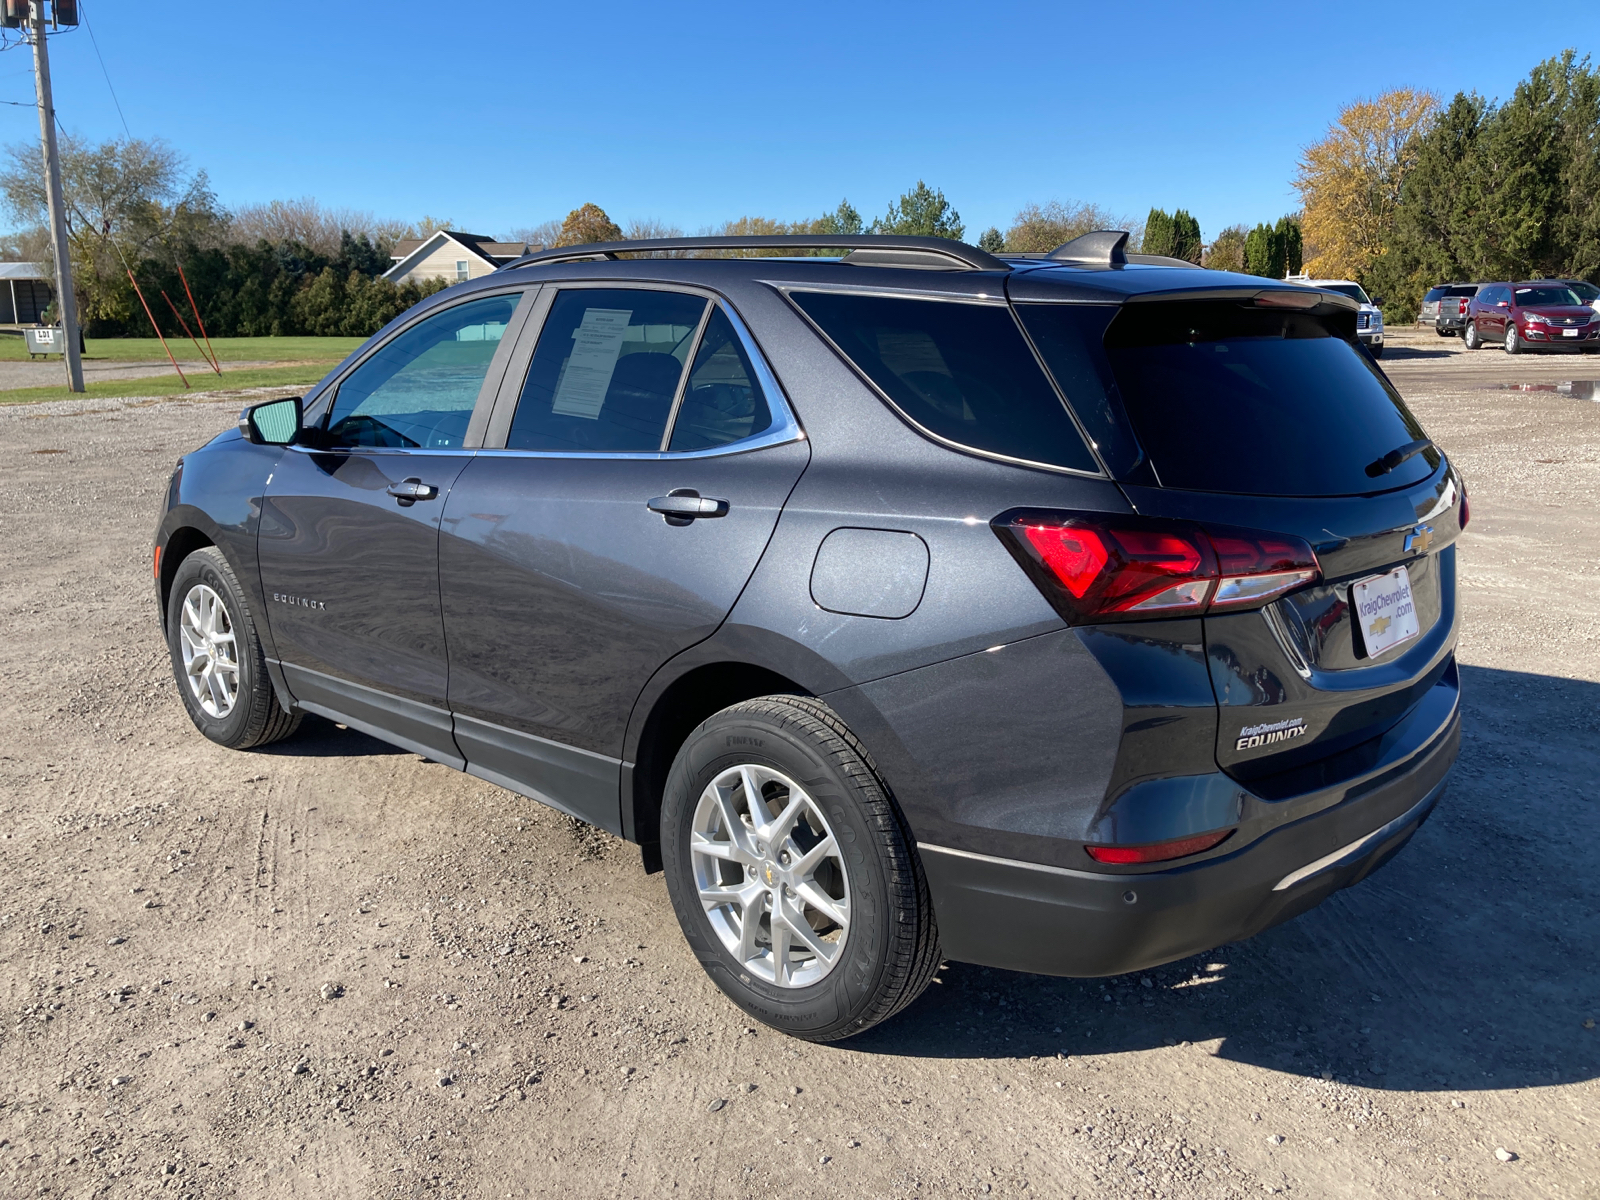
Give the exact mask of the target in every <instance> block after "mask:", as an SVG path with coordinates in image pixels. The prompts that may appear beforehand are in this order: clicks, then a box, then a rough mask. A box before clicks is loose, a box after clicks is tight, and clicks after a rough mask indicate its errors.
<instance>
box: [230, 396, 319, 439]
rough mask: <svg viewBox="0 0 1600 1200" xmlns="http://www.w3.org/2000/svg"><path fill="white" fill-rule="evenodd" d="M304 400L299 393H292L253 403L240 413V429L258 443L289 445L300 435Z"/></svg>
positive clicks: (245, 435) (245, 436)
mask: <svg viewBox="0 0 1600 1200" xmlns="http://www.w3.org/2000/svg"><path fill="white" fill-rule="evenodd" d="M302 403H304V402H303V401H302V400H301V398H300V397H299V396H290V397H289V398H288V399H287V400H268V401H267V402H266V403H265V404H252V405H251V406H250V407H249V408H247V409H245V410H244V411H243V412H242V413H240V414H239V432H240V433H242V434H243V435H244V440H245V441H247V442H254V443H255V444H256V445H258V446H287V445H289V444H290V443H291V442H293V441H294V440H295V438H296V437H298V436H299V434H300V421H301V418H302V411H301V405H302Z"/></svg>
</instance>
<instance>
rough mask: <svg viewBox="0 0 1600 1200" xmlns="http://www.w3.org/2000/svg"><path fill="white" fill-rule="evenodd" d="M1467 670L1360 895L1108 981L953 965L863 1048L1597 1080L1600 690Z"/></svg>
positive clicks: (1393, 1077) (1486, 1083) (1409, 1084)
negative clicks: (1437, 747)
mask: <svg viewBox="0 0 1600 1200" xmlns="http://www.w3.org/2000/svg"><path fill="white" fill-rule="evenodd" d="M1461 674H1462V691H1463V697H1464V699H1463V705H1464V710H1465V711H1464V718H1465V719H1464V737H1463V742H1462V752H1461V758H1460V760H1459V762H1458V764H1457V767H1456V770H1455V772H1454V774H1453V775H1452V777H1451V783H1450V787H1449V789H1448V791H1447V792H1446V794H1445V796H1444V797H1443V799H1442V800H1441V801H1440V804H1439V807H1438V809H1437V810H1436V811H1435V813H1434V815H1433V817H1432V818H1431V819H1430V820H1429V821H1428V823H1427V824H1426V825H1424V826H1423V828H1422V830H1421V831H1420V832H1419V833H1418V834H1417V836H1416V837H1415V838H1413V839H1412V841H1411V843H1410V845H1408V846H1407V847H1406V848H1405V849H1404V850H1403V851H1402V852H1401V853H1400V854H1399V855H1397V856H1396V857H1395V858H1394V859H1393V860H1392V861H1391V862H1389V863H1388V864H1386V865H1385V866H1384V867H1382V868H1381V869H1380V870H1379V871H1377V872H1375V873H1374V874H1373V875H1372V876H1370V877H1369V878H1368V879H1366V880H1365V881H1363V882H1362V883H1360V884H1358V885H1357V886H1356V887H1354V888H1351V889H1349V890H1347V891H1344V892H1339V893H1337V894H1335V895H1334V896H1332V897H1330V898H1329V899H1328V900H1327V901H1326V902H1325V903H1324V904H1322V905H1321V906H1320V907H1319V908H1316V909H1314V910H1312V911H1311V912H1309V913H1306V914H1305V915H1303V916H1301V917H1298V918H1296V919H1294V920H1292V921H1289V922H1287V923H1286V924H1284V925H1280V926H1278V927H1277V928H1275V929H1270V930H1268V931H1266V932H1265V933H1263V934H1261V935H1260V936H1258V937H1256V938H1254V939H1251V940H1249V941H1246V942H1240V943H1235V944H1233V945H1229V946H1223V947H1220V948H1219V949H1216V950H1213V951H1210V952H1208V953H1205V954H1201V955H1196V956H1195V957H1193V958H1189V959H1185V960H1182V961H1180V962H1176V963H1171V964H1168V965H1167V966H1164V967H1158V968H1155V969H1153V970H1150V971H1144V972H1140V973H1137V974H1135V975H1127V976H1121V977H1118V978H1115V979H1106V980H1080V979H1054V978H1048V977H1044V976H1036V975H1023V974H1018V973H1014V972H1010V971H1001V970H990V969H985V968H982V967H973V966H968V965H965V964H960V963H951V964H947V965H946V967H945V968H944V970H942V971H941V972H940V975H939V980H938V982H937V983H935V984H934V985H933V986H932V987H930V988H929V989H928V992H927V993H926V994H924V995H923V997H922V998H921V999H920V1000H918V1001H917V1003H916V1004H914V1005H912V1007H911V1008H909V1009H908V1010H906V1012H904V1013H903V1014H901V1015H900V1016H899V1017H897V1018H895V1019H894V1020H892V1021H889V1022H886V1023H885V1024H884V1025H882V1026H879V1027H878V1028H876V1029H874V1030H870V1031H868V1032H867V1033H865V1034H863V1035H861V1036H860V1037H857V1038H853V1039H851V1041H850V1042H849V1043H848V1045H849V1047H850V1048H851V1049H852V1050H857V1051H865V1052H867V1053H876V1054H885V1055H917V1056H934V1057H939V1056H945V1057H952V1058H984V1057H996V1058H1016V1057H1023V1058H1027V1057H1031V1056H1036V1055H1037V1056H1040V1057H1055V1056H1057V1055H1067V1056H1069V1057H1070V1058H1071V1059H1072V1062H1071V1063H1070V1064H1067V1066H1066V1069H1068V1070H1069V1071H1070V1070H1072V1069H1074V1068H1076V1069H1081V1070H1083V1071H1084V1072H1085V1077H1084V1079H1083V1082H1084V1083H1088V1082H1089V1078H1088V1076H1089V1075H1090V1074H1092V1072H1093V1071H1095V1070H1111V1069H1114V1065H1115V1062H1116V1056H1117V1055H1119V1054H1123V1053H1126V1052H1129V1051H1139V1050H1150V1049H1155V1048H1159V1047H1163V1046H1170V1045H1178V1046H1182V1045H1184V1044H1187V1045H1188V1046H1189V1047H1191V1048H1192V1049H1191V1050H1190V1052H1193V1053H1211V1054H1215V1055H1217V1056H1218V1057H1221V1058H1228V1059H1233V1060H1235V1061H1238V1062H1244V1063H1250V1064H1253V1065H1255V1066H1259V1067H1264V1068H1267V1069H1270V1070H1275V1071H1281V1072H1285V1073H1289V1074H1296V1075H1302V1076H1309V1077H1332V1078H1338V1079H1343V1080H1346V1081H1348V1082H1352V1083H1355V1082H1359V1083H1361V1084H1362V1085H1364V1086H1367V1087H1377V1088H1391V1089H1403V1090H1417V1091H1429V1090H1461V1089H1502V1088H1513V1087H1537V1086H1545V1085H1551V1084H1559V1083H1572V1082H1577V1081H1582V1080H1590V1079H1595V1078H1600V929H1597V924H1596V922H1595V919H1594V913H1595V911H1596V909H1597V908H1600V685H1597V684H1594V683H1590V682H1586V681H1581V680H1571V679H1561V678H1555V677H1551V676H1543V675H1532V674H1525V673H1521V672H1514V671H1497V670H1489V669H1485V668H1481V667H1463V668H1462V672H1461ZM1080 1056H1086V1057H1081V1058H1080ZM1064 1078H1067V1079H1071V1078H1072V1075H1070V1074H1069V1075H1067V1076H1064Z"/></svg>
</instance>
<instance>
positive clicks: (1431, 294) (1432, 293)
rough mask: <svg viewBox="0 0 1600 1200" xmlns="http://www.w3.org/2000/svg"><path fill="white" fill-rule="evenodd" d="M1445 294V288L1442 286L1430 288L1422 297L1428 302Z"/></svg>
mask: <svg viewBox="0 0 1600 1200" xmlns="http://www.w3.org/2000/svg"><path fill="white" fill-rule="evenodd" d="M1444 294H1445V289H1444V288H1442V287H1437V288H1429V289H1428V291H1427V294H1426V295H1424V296H1423V297H1422V299H1423V302H1424V303H1427V302H1430V301H1433V300H1437V299H1439V298H1440V297H1442V296H1443V295H1444Z"/></svg>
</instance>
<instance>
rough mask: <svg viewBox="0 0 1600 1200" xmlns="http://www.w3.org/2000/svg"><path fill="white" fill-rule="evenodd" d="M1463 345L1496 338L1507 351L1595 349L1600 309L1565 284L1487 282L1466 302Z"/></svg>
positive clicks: (1598, 346)
mask: <svg viewBox="0 0 1600 1200" xmlns="http://www.w3.org/2000/svg"><path fill="white" fill-rule="evenodd" d="M1462 338H1463V341H1464V343H1465V345H1466V347H1467V349H1468V350H1476V349H1478V347H1480V346H1485V345H1488V344H1490V343H1492V342H1498V343H1500V345H1501V346H1502V347H1504V349H1505V352H1506V353H1507V354H1521V353H1522V352H1523V351H1524V350H1551V349H1572V350H1588V351H1591V352H1592V351H1596V350H1600V312H1596V311H1595V310H1594V309H1592V308H1590V307H1589V306H1588V305H1587V304H1585V303H1583V301H1581V300H1580V299H1578V296H1577V294H1576V293H1575V292H1574V291H1573V290H1572V288H1571V287H1569V286H1568V285H1566V284H1565V283H1559V282H1556V281H1554V280H1549V279H1535V280H1530V281H1527V282H1525V283H1488V284H1484V285H1483V287H1482V288H1480V289H1479V291H1478V294H1477V295H1476V296H1474V297H1473V298H1472V302H1471V303H1470V304H1469V305H1468V307H1467V327H1466V331H1465V332H1464V333H1463V334H1462Z"/></svg>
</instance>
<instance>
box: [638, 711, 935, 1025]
mask: <svg viewBox="0 0 1600 1200" xmlns="http://www.w3.org/2000/svg"><path fill="white" fill-rule="evenodd" d="M742 765H752V766H757V767H762V768H766V769H768V770H771V771H775V772H779V773H781V774H782V775H784V776H787V777H788V778H789V779H790V780H792V781H794V783H796V784H797V785H799V787H800V788H802V789H803V790H804V791H805V792H806V793H808V794H809V796H810V797H811V798H812V800H814V801H815V803H816V804H817V805H818V806H819V808H820V809H821V811H822V812H823V814H824V815H825V818H826V820H827V822H828V824H829V825H830V826H831V828H832V832H833V835H834V838H835V841H836V843H837V845H838V846H839V848H840V850H841V851H842V855H841V858H840V862H841V864H842V865H843V867H844V875H845V877H846V879H847V883H848V893H847V894H848V897H849V929H848V934H847V936H845V937H844V938H843V939H842V940H843V944H842V946H841V947H840V948H839V950H838V951H837V954H838V957H837V958H836V959H835V960H834V961H833V965H832V967H831V969H829V970H828V971H827V972H826V973H825V974H823V975H822V976H821V978H819V979H817V980H816V981H815V982H813V983H810V984H807V985H804V986H795V985H791V986H779V985H778V984H777V983H775V982H773V981H770V980H767V979H764V978H762V977H760V975H759V974H758V973H755V971H754V969H753V968H752V969H748V970H747V969H746V964H745V963H743V962H741V961H740V960H739V959H738V958H737V957H736V956H735V955H734V954H733V953H732V952H731V951H730V950H729V949H728V948H727V947H726V946H725V945H724V943H723V940H722V936H721V935H719V933H718V932H717V930H716V929H714V928H713V926H712V921H711V918H710V916H708V914H707V912H706V910H705V908H704V907H702V905H701V903H700V899H699V896H700V892H699V886H698V884H697V883H696V879H695V870H694V863H693V861H692V856H691V852H690V843H691V832H692V828H693V822H694V819H695V811H696V808H697V806H698V804H699V802H700V798H701V796H702V794H703V793H705V792H706V790H707V788H708V787H709V786H710V784H711V783H712V781H713V780H715V779H717V778H718V776H719V775H721V774H722V773H723V772H725V771H728V770H729V769H730V768H733V767H737V766H742ZM772 849H773V852H774V853H776V851H777V848H776V847H773V848H772ZM661 853H662V865H663V867H664V868H665V871H666V876H667V891H668V893H669V894H670V896H671V897H672V906H673V909H674V910H675V911H676V913H677V916H678V923H679V924H680V925H681V926H682V928H683V933H684V937H685V938H686V939H687V940H688V942H689V947H690V949H691V950H693V951H694V954H695V957H696V958H698V959H699V960H700V965H701V966H702V967H704V968H705V970H706V973H707V974H708V975H710V976H711V978H712V980H713V981H715V983H716V984H717V986H718V987H720V988H721V989H722V990H723V992H725V993H726V994H727V996H728V998H729V999H731V1000H732V1001H733V1002H734V1003H735V1004H737V1005H738V1006H739V1007H740V1008H742V1009H743V1010H744V1011H745V1012H746V1013H748V1014H749V1015H750V1016H751V1017H753V1018H755V1019H756V1020H757V1021H760V1022H762V1023H763V1024H766V1025H769V1026H771V1027H772V1028H774V1029H777V1030H779V1031H781V1032H783V1033H787V1034H790V1035H792V1036H794V1037H798V1038H804V1039H806V1040H808V1041H814V1042H828V1041H836V1040H838V1039H840V1038H846V1037H850V1036H851V1035H853V1034H856V1033H860V1032H861V1031H862V1030H864V1029H868V1028H870V1027H871V1026H873V1025H876V1024H877V1023H878V1022H880V1021H883V1020H886V1019H888V1018H889V1017H892V1016H893V1015H894V1014H895V1013H897V1012H899V1011H900V1010H901V1009H902V1008H904V1007H905V1006H906V1005H908V1004H910V1003H911V1002H912V1001H913V1000H915V999H916V998H917V996H919V995H920V994H921V993H922V990H923V989H924V988H925V987H927V985H928V982H929V981H930V980H931V979H932V978H933V976H934V973H935V972H936V971H937V970H938V968H939V961H940V952H939V937H938V930H937V928H936V926H935V924H934V917H933V905H932V902H931V901H930V900H929V897H928V885H927V880H926V879H925V877H924V875H923V871H922V864H921V861H920V859H919V858H918V857H917V852H916V849H915V847H914V846H913V844H912V839H911V836H910V833H909V831H908V829H907V828H906V825H905V821H904V819H903V818H902V816H901V814H900V811H899V809H898V807H897V806H896V805H895V803H894V801H893V799H892V798H891V797H890V795H889V792H888V789H887V788H886V787H885V786H884V783H883V781H882V780H881V779H880V778H879V777H878V773H877V770H876V768H875V767H874V766H873V763H872V759H871V756H870V755H868V753H867V750H866V748H865V747H864V746H863V745H862V744H861V743H860V742H859V741H858V740H857V739H856V737H855V735H854V734H852V733H851V732H850V730H849V729H848V728H847V727H846V726H845V724H844V722H843V721H841V720H840V719H839V717H838V715H837V714H835V713H834V712H833V710H832V709H830V708H828V707H827V705H825V704H822V703H821V702H820V701H817V700H813V699H811V698H809V697H803V696H764V697H761V698H759V699H756V700H748V701H745V702H744V703H742V704H736V705H734V706H732V707H731V708H725V709H723V710H722V711H721V712H719V713H717V714H716V715H714V716H712V717H711V718H710V719H708V720H707V721H705V722H704V723H703V724H701V725H700V726H699V728H697V729H696V730H695V731H694V732H693V733H691V734H690V735H689V737H688V739H687V740H686V741H685V742H684V744H683V746H682V747H681V748H680V749H679V751H678V754H677V757H676V759H675V760H674V761H673V764H672V771H671V773H670V775H669V776H668V779H667V786H666V791H665V794H664V796H663V797H662V806H661ZM786 861H787V860H786ZM731 869H732V870H733V872H734V874H735V875H736V876H738V872H739V871H740V870H741V869H742V870H748V871H750V875H749V878H750V879H751V880H752V881H755V882H756V884H757V886H758V887H759V878H758V876H757V874H756V872H755V869H754V868H750V867H746V868H740V867H739V866H738V865H737V864H731ZM739 878H743V877H742V876H739ZM769 881H770V878H769ZM768 903H769V904H770V901H768ZM768 921H769V928H770V917H769V918H768ZM769 952H770V943H769Z"/></svg>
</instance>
